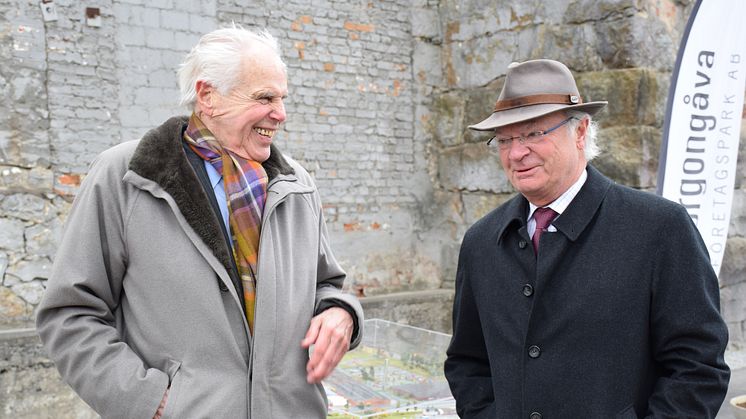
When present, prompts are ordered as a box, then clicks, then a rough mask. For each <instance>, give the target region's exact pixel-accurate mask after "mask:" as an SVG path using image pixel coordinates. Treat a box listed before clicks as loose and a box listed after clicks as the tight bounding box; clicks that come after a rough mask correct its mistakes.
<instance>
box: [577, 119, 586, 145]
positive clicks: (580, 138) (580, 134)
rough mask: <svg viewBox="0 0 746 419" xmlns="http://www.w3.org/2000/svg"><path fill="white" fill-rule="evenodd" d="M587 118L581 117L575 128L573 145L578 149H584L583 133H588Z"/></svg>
mask: <svg viewBox="0 0 746 419" xmlns="http://www.w3.org/2000/svg"><path fill="white" fill-rule="evenodd" d="M588 123H589V122H588V118H583V119H581V120H580V123H578V127H577V128H576V129H575V135H576V137H575V146H576V147H577V148H578V150H585V135H586V134H587V133H588Z"/></svg>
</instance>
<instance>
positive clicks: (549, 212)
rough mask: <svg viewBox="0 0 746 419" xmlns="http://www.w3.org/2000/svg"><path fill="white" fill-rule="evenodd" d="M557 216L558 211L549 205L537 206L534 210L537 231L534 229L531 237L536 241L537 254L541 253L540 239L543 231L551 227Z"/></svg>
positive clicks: (535, 250)
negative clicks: (548, 206)
mask: <svg viewBox="0 0 746 419" xmlns="http://www.w3.org/2000/svg"><path fill="white" fill-rule="evenodd" d="M556 216H557V212H556V211H555V210H553V209H551V208H547V207H545V208H537V209H536V211H534V220H536V231H534V236H533V237H531V241H532V242H533V243H534V252H536V254H539V239H540V238H541V233H543V232H545V231H547V227H549V224H552V221H553V220H554V217H556Z"/></svg>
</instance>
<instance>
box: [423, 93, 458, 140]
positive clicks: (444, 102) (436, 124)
mask: <svg viewBox="0 0 746 419" xmlns="http://www.w3.org/2000/svg"><path fill="white" fill-rule="evenodd" d="M465 108H466V102H465V100H464V97H463V95H461V94H458V93H447V94H443V95H440V96H437V97H435V98H433V101H432V104H431V106H430V110H431V112H432V114H431V115H430V117H429V118H428V122H429V123H428V124H427V125H425V129H426V130H427V131H428V132H429V133H430V134H431V135H432V136H433V138H434V139H435V140H436V141H438V142H439V143H440V144H441V145H444V146H453V145H458V144H461V143H463V133H464V126H463V121H464V111H465Z"/></svg>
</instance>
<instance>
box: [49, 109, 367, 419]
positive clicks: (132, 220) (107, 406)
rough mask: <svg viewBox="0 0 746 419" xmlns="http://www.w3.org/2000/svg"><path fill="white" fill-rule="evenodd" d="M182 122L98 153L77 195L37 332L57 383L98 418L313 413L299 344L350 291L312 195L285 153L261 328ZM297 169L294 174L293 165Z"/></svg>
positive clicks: (266, 238)
mask: <svg viewBox="0 0 746 419" xmlns="http://www.w3.org/2000/svg"><path fill="white" fill-rule="evenodd" d="M185 125H186V118H172V119H170V120H169V121H167V122H166V123H164V124H163V125H162V126H160V127H158V128H156V129H154V130H152V131H151V132H149V133H148V134H147V135H146V136H145V137H144V138H143V139H142V140H140V141H133V142H127V143H124V144H121V145H118V146H116V147H113V148H112V149H110V150H108V151H106V152H104V153H103V154H101V155H100V156H99V157H98V158H97V160H96V161H95V162H94V163H93V165H92V166H91V169H90V171H89V173H88V175H87V177H86V178H85V181H84V182H83V184H82V186H81V188H80V191H79V193H78V195H77V197H76V199H75V202H74V204H73V208H72V211H71V213H70V216H69V218H68V222H67V226H66V230H65V234H64V238H63V241H62V243H61V245H60V247H59V251H58V253H57V255H56V257H55V263H54V268H53V272H52V275H51V278H50V280H49V282H48V288H47V291H46V294H45V296H44V298H43V300H42V302H41V304H40V306H39V310H38V315H37V328H38V331H39V335H40V337H41V339H42V341H43V343H44V346H45V348H46V349H47V351H48V353H49V355H50V357H51V358H52V360H53V361H54V362H55V364H56V365H57V367H58V369H59V371H60V373H61V375H62V377H63V379H64V380H65V381H66V382H67V383H68V384H70V385H71V386H72V388H73V389H74V390H75V391H76V392H77V393H78V394H79V395H80V396H81V398H83V400H85V401H86V402H87V403H88V404H89V405H90V406H91V407H93V408H94V409H95V410H96V411H97V412H98V413H99V414H101V416H103V417H104V418H152V417H153V414H154V413H155V411H156V408H157V407H158V404H159V402H160V400H161V397H162V396H163V394H164V391H165V390H166V388H167V386H169V385H170V390H169V397H168V401H167V404H166V408H165V412H164V418H295V417H303V418H305V417H308V418H319V417H325V415H326V398H325V395H324V389H323V387H322V386H321V384H317V385H312V384H308V383H307V382H306V379H305V377H306V370H305V366H306V363H307V362H308V351H307V350H305V349H303V348H302V347H301V345H300V342H301V340H302V339H303V337H304V335H305V333H306V330H307V328H308V326H309V323H310V319H311V317H312V316H314V315H315V314H317V312H318V311H319V309H320V307H322V306H323V305H324V304H328V302H329V301H330V300H334V301H338V302H342V303H343V304H344V305H346V306H347V308H351V309H352V311H353V312H354V313H355V314H356V323H357V324H358V325H359V326H360V327H359V328H358V330H357V334H356V335H355V336H353V341H352V346H353V347H354V346H356V345H357V344H358V343H359V341H360V338H361V336H362V320H363V313H362V309H361V307H360V304H359V302H358V301H357V300H356V299H355V298H354V297H353V296H351V295H349V294H346V293H343V292H342V291H341V287H342V284H343V281H344V280H345V273H344V271H343V270H342V269H341V268H340V266H339V265H338V263H337V262H336V260H335V258H334V256H333V254H332V250H331V247H330V245H329V240H328V237H327V231H326V226H325V223H324V218H323V215H322V208H321V201H320V199H319V194H318V191H317V190H316V187H315V186H314V183H313V181H312V180H311V177H310V176H309V175H308V173H307V172H306V171H305V170H304V169H303V168H302V167H300V166H299V165H298V164H297V163H296V162H294V161H293V160H291V159H284V158H283V157H282V155H281V154H280V153H279V152H278V150H276V149H273V150H272V157H271V158H270V160H268V161H267V162H265V168H266V169H267V172H268V173H269V174H270V183H269V187H268V193H267V202H266V206H265V210H264V216H263V219H262V230H261V239H260V249H259V261H258V268H257V274H258V286H257V305H256V322H255V331H254V336H253V337H252V336H251V335H250V334H249V330H248V325H247V323H246V318H245V316H244V310H243V307H242V299H241V298H239V295H240V294H239V292H240V290H238V289H237V286H236V281H234V280H235V272H234V267H233V266H234V265H233V263H232V259H231V256H230V250H229V248H228V245H227V243H226V241H225V240H224V238H223V232H222V230H221V224H220V223H221V221H219V219H218V218H217V216H216V215H215V213H214V211H213V210H212V209H211V208H210V204H209V199H208V195H207V194H206V193H205V191H204V189H203V188H202V186H201V185H200V182H199V180H198V178H197V177H196V175H195V171H194V170H193V168H192V166H191V165H190V164H189V162H188V161H187V158H186V156H185V153H184V149H183V148H182V140H181V135H182V132H183V129H184V127H185ZM293 172H294V173H293Z"/></svg>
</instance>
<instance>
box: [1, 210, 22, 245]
mask: <svg viewBox="0 0 746 419" xmlns="http://www.w3.org/2000/svg"><path fill="white" fill-rule="evenodd" d="M23 229H24V223H23V221H21V220H18V219H14V218H5V217H3V218H0V249H6V250H12V251H23V250H24V241H23Z"/></svg>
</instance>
